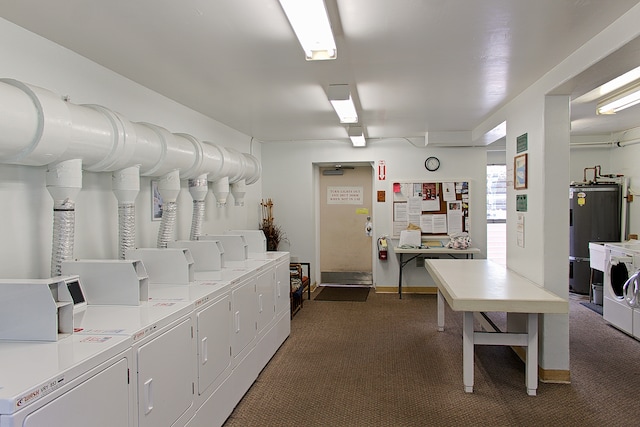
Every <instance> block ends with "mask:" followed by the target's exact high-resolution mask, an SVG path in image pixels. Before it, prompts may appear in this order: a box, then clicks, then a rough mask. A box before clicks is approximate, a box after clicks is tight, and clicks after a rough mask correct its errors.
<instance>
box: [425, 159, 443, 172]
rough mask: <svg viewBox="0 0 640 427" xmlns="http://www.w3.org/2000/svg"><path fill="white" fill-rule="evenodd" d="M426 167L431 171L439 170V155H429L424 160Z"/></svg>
mask: <svg viewBox="0 0 640 427" xmlns="http://www.w3.org/2000/svg"><path fill="white" fill-rule="evenodd" d="M424 167H425V168H427V170H428V171H429V172H434V171H437V170H438V168H439V167H440V159H438V158H437V157H433V156H431V157H427V160H425V161H424Z"/></svg>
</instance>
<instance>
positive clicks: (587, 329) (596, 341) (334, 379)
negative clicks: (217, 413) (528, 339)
mask: <svg viewBox="0 0 640 427" xmlns="http://www.w3.org/2000/svg"><path fill="white" fill-rule="evenodd" d="M582 301H583V300H582ZM580 302H581V300H579V299H574V298H571V299H570V316H569V318H570V319H569V322H570V325H569V327H570V351H571V356H570V357H571V359H570V361H571V384H547V383H540V384H539V388H538V396H536V397H531V396H527V394H526V391H525V385H524V364H523V363H522V362H521V361H520V360H519V359H518V358H517V357H516V356H515V355H514V353H513V351H512V350H511V349H509V348H507V347H503V346H478V347H476V354H475V388H474V393H472V394H467V393H465V392H464V389H463V384H462V315H461V313H456V312H453V311H451V310H450V309H449V308H448V307H447V312H446V322H447V329H446V330H445V331H444V332H437V331H436V297H435V296H434V295H415V294H413V295H412V294H406V296H404V295H403V298H402V300H400V299H398V296H397V294H376V293H375V292H374V291H373V290H372V291H371V292H370V294H369V298H368V300H367V301H366V303H358V302H343V301H340V302H335V303H332V302H326V301H314V300H311V301H305V304H304V308H303V309H302V310H300V312H299V313H298V314H297V315H296V316H295V317H294V318H293V320H292V323H291V335H290V337H289V338H288V339H287V340H286V341H285V343H284V344H283V345H282V347H281V348H280V350H279V351H278V352H277V353H276V354H275V355H274V357H273V358H272V360H271V362H270V363H269V364H268V365H267V366H266V367H265V369H264V370H263V371H262V373H261V374H260V375H259V377H258V379H257V380H256V382H255V383H254V384H253V386H252V387H251V389H250V390H249V391H248V392H247V394H246V395H245V396H244V398H243V399H242V400H241V402H240V403H239V404H238V406H237V407H236V409H235V410H234V411H233V413H232V414H231V416H230V417H229V419H228V420H227V422H226V424H225V426H226V427H236V426H242V427H251V426H261V427H262V426H296V427H300V426H323V427H324V426H332V427H333V426H349V427H351V426H393V427H396V426H398V427H401V426H580V427H590V426H594V427H596V426H598V427H600V426H637V425H640V420H639V416H638V411H637V409H638V405H639V404H640V342H638V341H636V340H634V339H632V338H630V337H628V336H627V335H625V334H623V333H621V332H619V331H617V330H616V329H614V328H612V327H611V326H609V325H607V324H606V323H605V322H604V320H603V319H602V317H601V316H600V315H598V314H597V313H595V312H593V311H592V310H590V309H588V308H586V307H584V306H582V305H581V304H580ZM498 320H500V319H498Z"/></svg>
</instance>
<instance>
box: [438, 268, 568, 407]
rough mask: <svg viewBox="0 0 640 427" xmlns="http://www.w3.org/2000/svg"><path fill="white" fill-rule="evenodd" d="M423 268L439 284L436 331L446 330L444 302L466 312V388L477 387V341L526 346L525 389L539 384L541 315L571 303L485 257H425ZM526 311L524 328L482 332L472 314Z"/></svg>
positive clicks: (533, 389) (560, 310) (532, 391)
mask: <svg viewBox="0 0 640 427" xmlns="http://www.w3.org/2000/svg"><path fill="white" fill-rule="evenodd" d="M425 268H426V269H427V271H428V272H429V274H430V275H431V277H432V278H433V280H434V281H435V282H436V284H437V286H438V330H440V331H443V330H444V301H445V300H446V301H447V303H448V304H449V306H450V307H451V309H452V310H454V311H462V312H463V313H464V314H463V316H464V318H463V332H462V337H463V338H462V352H463V372H464V375H463V376H464V388H465V391H466V392H468V393H472V392H473V359H474V346H475V345H508V346H523V347H526V362H525V363H526V374H525V382H526V386H527V394H529V395H530V396H535V395H536V390H537V388H538V314H539V313H568V312H569V302H568V301H567V300H565V299H562V298H560V297H559V296H557V295H555V294H554V293H552V292H549V291H548V290H546V289H544V288H542V287H541V286H539V285H537V284H536V283H534V282H532V281H530V280H529V279H527V278H525V277H523V276H521V275H519V274H517V273H516V272H514V271H512V270H509V269H507V268H506V267H504V266H502V265H499V264H496V263H494V262H492V261H489V260H486V259H474V260H454V259H433V260H426V261H425ZM485 312H507V313H526V314H527V331H526V333H512V332H479V331H475V330H474V323H473V319H474V313H485Z"/></svg>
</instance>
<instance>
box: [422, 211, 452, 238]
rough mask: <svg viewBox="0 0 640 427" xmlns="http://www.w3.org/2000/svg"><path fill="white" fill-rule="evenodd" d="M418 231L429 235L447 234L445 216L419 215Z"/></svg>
mask: <svg viewBox="0 0 640 427" xmlns="http://www.w3.org/2000/svg"><path fill="white" fill-rule="evenodd" d="M420 230H422V232H423V233H429V234H445V233H446V232H447V216H446V215H443V214H426V215H421V216H420Z"/></svg>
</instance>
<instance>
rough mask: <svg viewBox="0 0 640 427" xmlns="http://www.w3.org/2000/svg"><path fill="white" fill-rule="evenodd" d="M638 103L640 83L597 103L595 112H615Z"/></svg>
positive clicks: (639, 99) (639, 101) (639, 100)
mask: <svg viewBox="0 0 640 427" xmlns="http://www.w3.org/2000/svg"><path fill="white" fill-rule="evenodd" d="M639 103H640V84H636V85H634V86H632V87H630V88H629V89H627V90H625V91H623V92H621V93H619V94H617V95H615V96H613V97H610V98H607V99H605V100H603V101H600V102H599V103H598V106H597V108H596V114H615V113H617V112H618V111H621V110H624V109H625V108H629V107H633V106H634V105H636V104H639Z"/></svg>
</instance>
